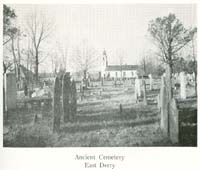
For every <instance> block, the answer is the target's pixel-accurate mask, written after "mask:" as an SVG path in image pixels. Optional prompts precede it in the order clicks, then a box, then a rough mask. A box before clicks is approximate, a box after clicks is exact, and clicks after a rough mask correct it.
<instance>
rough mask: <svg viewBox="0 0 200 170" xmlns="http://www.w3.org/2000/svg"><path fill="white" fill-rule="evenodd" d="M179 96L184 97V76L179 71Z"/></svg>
mask: <svg viewBox="0 0 200 170" xmlns="http://www.w3.org/2000/svg"><path fill="white" fill-rule="evenodd" d="M180 98H181V99H186V78H185V73H184V72H181V73H180Z"/></svg>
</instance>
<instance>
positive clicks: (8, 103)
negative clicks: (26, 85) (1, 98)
mask: <svg viewBox="0 0 200 170" xmlns="http://www.w3.org/2000/svg"><path fill="white" fill-rule="evenodd" d="M5 79H6V80H5V110H6V111H8V110H10V109H15V108H16V101H17V87H16V76H15V74H14V73H7V74H6V77H5Z"/></svg>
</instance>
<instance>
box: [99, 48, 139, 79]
mask: <svg viewBox="0 0 200 170" xmlns="http://www.w3.org/2000/svg"><path fill="white" fill-rule="evenodd" d="M137 76H138V65H108V61H107V54H106V51H105V50H104V52H103V62H102V69H101V77H104V78H112V79H113V78H136V77H137Z"/></svg>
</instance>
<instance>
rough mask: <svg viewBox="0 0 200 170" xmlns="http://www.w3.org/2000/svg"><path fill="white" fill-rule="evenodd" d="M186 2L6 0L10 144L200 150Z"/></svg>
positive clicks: (193, 40) (193, 39)
mask: <svg viewBox="0 0 200 170" xmlns="http://www.w3.org/2000/svg"><path fill="white" fill-rule="evenodd" d="M161 6H162V5H161ZM186 6H187V8H188V11H190V12H191V13H190V14H188V18H184V17H183V16H182V13H181V12H178V13H176V11H179V10H182V7H181V5H180V6H173V5H172V8H169V9H168V8H162V10H160V6H159V5H155V7H154V6H149V8H146V7H145V6H142V5H141V8H139V9H140V10H141V11H143V12H144V15H143V12H139V13H138V14H137V8H138V6H134V5H130V6H126V5H125V6H123V5H121V6H115V5H113V6H112V5H109V6H106V5H105V6H102V5H99V6H98V8H97V7H96V6H93V5H80V6H76V5H55V7H54V6H51V5H49V6H48V5H47V6H45V5H44V6H42V5H41V6H40V5H38V6H37V5H31V4H30V5H20V4H16V5H14V4H12V5H5V4H4V5H3V17H4V20H3V24H4V27H3V146H4V147H135V146H142V147H144V146H149V147H152V146H170V147H171V146H187V147H196V146H197V113H198V111H197V49H196V47H197V36H196V35H197V27H196V26H195V25H196V20H195V16H196V15H195V14H194V13H193V11H192V10H193V9H194V8H193V6H192V5H186ZM162 7H165V6H162ZM44 8H45V10H44ZM171 9H174V10H172V12H173V13H171V12H169V11H170V10H171ZM184 9H185V8H184ZM140 10H139V11H140ZM149 10H150V11H149ZM110 11H113V12H110ZM133 11H136V12H133ZM152 11H154V12H152ZM146 12H147V13H146ZM52 14H53V15H52ZM54 14H56V15H54ZM100 14H102V15H100ZM118 14H119V15H118ZM164 14H165V15H164ZM121 16H123V17H122V18H121ZM25 18H26V19H25ZM69 21H70V22H69ZM125 21H126V22H125ZM133 21H134V22H133ZM193 22H194V23H193ZM99 23H101V24H100V25H99ZM102 25H103V27H102ZM99 28H100V29H99Z"/></svg>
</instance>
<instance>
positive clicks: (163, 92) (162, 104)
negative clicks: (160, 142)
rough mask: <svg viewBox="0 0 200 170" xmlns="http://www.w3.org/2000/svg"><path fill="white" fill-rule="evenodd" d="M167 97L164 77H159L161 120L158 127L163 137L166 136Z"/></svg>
mask: <svg viewBox="0 0 200 170" xmlns="http://www.w3.org/2000/svg"><path fill="white" fill-rule="evenodd" d="M168 105H169V104H168V95H167V87H166V82H165V77H164V76H162V77H161V89H160V108H161V119H160V126H161V129H162V131H163V133H164V135H166V136H167V135H168Z"/></svg>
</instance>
